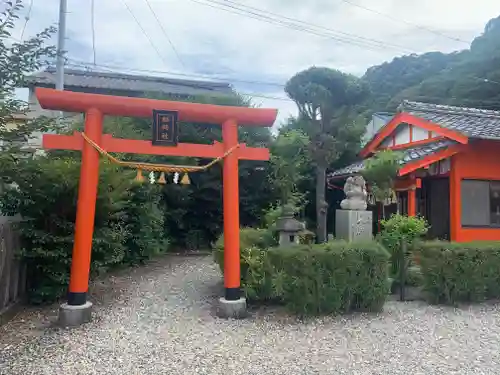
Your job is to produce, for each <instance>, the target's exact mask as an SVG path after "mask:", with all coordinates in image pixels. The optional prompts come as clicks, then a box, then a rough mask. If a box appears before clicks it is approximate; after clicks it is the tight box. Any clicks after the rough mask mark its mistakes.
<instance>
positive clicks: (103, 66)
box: [68, 59, 293, 102]
mask: <svg viewBox="0 0 500 375" xmlns="http://www.w3.org/2000/svg"><path fill="white" fill-rule="evenodd" d="M73 61H75V60H73ZM68 65H70V66H76V67H80V68H85V69H87V70H94V69H95V68H101V69H102V68H104V70H107V71H109V72H113V73H120V72H117V71H116V70H110V69H113V68H110V66H109V65H100V64H97V65H95V66H92V65H91V64H85V63H78V62H77V63H72V62H71V59H68ZM120 69H126V68H123V67H122V68H120ZM141 71H144V70H141ZM146 72H152V71H147V70H146ZM153 72H154V71H153ZM156 72H159V71H156ZM121 73H123V71H122V72H121ZM161 73H163V74H165V73H166V72H161ZM168 74H170V73H168ZM159 78H161V77H159ZM238 94H240V95H244V96H252V97H258V98H264V99H272V100H281V101H287V102H293V100H292V99H289V98H284V97H278V96H272V95H266V94H262V93H255V92H240V91H238ZM209 96H213V97H221V96H225V95H223V94H222V95H213V94H212V95H209Z"/></svg>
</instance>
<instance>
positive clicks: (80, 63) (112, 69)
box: [67, 58, 500, 107]
mask: <svg viewBox="0 0 500 375" xmlns="http://www.w3.org/2000/svg"><path fill="white" fill-rule="evenodd" d="M67 61H68V62H69V65H74V66H77V67H84V68H86V69H89V70H92V66H91V64H90V63H88V62H83V61H78V60H73V59H70V58H69V59H67ZM71 61H73V62H74V63H72V62H71ZM94 68H101V69H103V70H106V71H108V72H114V73H117V70H119V71H121V72H123V71H127V70H128V71H135V72H144V73H156V74H170V75H179V76H184V77H190V78H208V77H209V76H206V75H198V74H184V73H174V72H165V71H159V70H147V69H135V68H125V67H120V66H115V65H107V64H98V65H96V66H95V67H94ZM474 78H475V79H478V80H480V81H482V82H486V81H487V82H490V83H495V84H500V82H496V81H491V80H488V79H486V78H479V77H474ZM224 80H225V81H227V82H231V81H232V82H243V83H255V84H261V85H265V84H269V85H277V86H281V87H283V86H284V85H281V84H276V83H270V82H264V81H246V80H239V79H232V78H225V79H224ZM238 93H239V94H241V95H244V96H253V97H257V98H264V99H272V100H280V101H287V102H294V101H293V100H292V99H289V98H283V97H277V96H272V95H266V94H262V93H256V92H246V93H245V92H238ZM214 96H218V97H220V95H214ZM406 99H408V100H417V101H428V102H429V103H432V102H438V101H442V100H445V99H446V100H448V99H451V100H454V101H460V102H463V103H475V104H476V105H477V104H486V105H488V104H490V105H495V106H499V107H500V100H498V101H497V100H483V99H471V98H458V97H442V96H426V95H416V96H409V97H406V98H402V99H401V101H402V100H406Z"/></svg>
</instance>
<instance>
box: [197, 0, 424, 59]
mask: <svg viewBox="0 0 500 375" xmlns="http://www.w3.org/2000/svg"><path fill="white" fill-rule="evenodd" d="M206 1H209V2H216V3H219V4H220V1H219V2H218V1H215V0H206ZM224 2H225V3H230V4H233V5H234V6H236V7H241V8H246V9H252V10H255V11H257V12H263V13H267V14H270V15H272V16H275V17H279V18H282V19H285V20H288V21H292V22H297V23H299V24H302V25H306V26H311V27H314V28H317V29H322V30H325V31H328V32H332V33H336V34H340V35H343V36H345V37H348V38H356V39H360V40H363V41H367V42H370V43H376V44H379V45H381V46H384V47H386V46H389V47H395V48H397V49H402V50H405V51H409V52H414V51H412V50H410V49H408V47H406V46H401V45H398V44H392V43H387V42H384V41H381V40H377V39H373V38H368V37H364V36H360V35H356V34H352V33H347V32H345V31H340V30H336V29H331V28H328V27H325V26H321V25H317V24H315V23H311V22H307V21H303V20H300V19H297V18H292V17H287V16H284V15H282V14H278V13H273V12H270V11H268V10H263V9H259V8H255V7H252V6H249V5H244V4H241V3H239V2H236V1H232V0H224ZM221 5H222V4H221Z"/></svg>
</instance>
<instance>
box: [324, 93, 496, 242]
mask: <svg viewBox="0 0 500 375" xmlns="http://www.w3.org/2000/svg"><path fill="white" fill-rule="evenodd" d="M377 122H378V123H379V126H377ZM370 124H371V125H372V129H370V127H369V131H370V130H372V132H371V133H372V134H369V135H368V139H367V143H366V144H365V146H364V147H363V149H362V150H361V152H360V153H359V156H360V157H361V158H363V160H366V159H368V158H370V157H371V156H372V155H374V154H375V153H376V152H377V151H381V150H384V149H391V150H398V151H400V152H401V153H402V154H403V157H402V160H401V162H400V163H401V167H400V169H399V173H398V178H397V180H396V181H395V183H394V188H395V190H396V193H397V203H398V204H393V205H392V206H393V207H392V208H391V209H392V212H395V211H396V209H395V207H399V212H400V213H402V214H406V215H410V216H415V215H419V216H422V217H424V218H425V219H426V220H427V221H428V222H429V224H430V226H431V228H430V230H429V237H431V238H440V239H447V240H451V241H457V242H467V241H475V240H484V241H491V240H500V111H492V110H483V109H475V108H462V107H452V106H446V105H436V104H427V103H418V102H409V101H405V102H403V103H402V104H401V105H400V106H399V107H398V110H397V113H396V114H395V115H390V116H388V115H387V114H382V115H381V116H377V115H374V119H373V120H372V122H371V123H370ZM374 124H375V128H374V129H373V127H374ZM370 135H371V136H370ZM363 160H361V161H359V162H357V163H354V164H352V165H349V166H347V167H345V168H342V169H340V170H336V171H334V172H332V173H330V174H329V175H328V179H329V181H330V183H336V184H338V183H337V182H336V180H339V179H343V178H346V177H348V176H351V175H356V174H359V173H360V172H361V171H362V170H363V168H364V161H363ZM370 208H371V209H372V210H374V211H375V212H376V213H375V215H374V217H375V218H380V212H381V209H380V207H378V205H374V204H373V202H372V204H371V206H369V209H370ZM389 211H390V209H389V210H387V211H386V212H389Z"/></svg>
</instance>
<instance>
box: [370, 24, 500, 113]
mask: <svg viewBox="0 0 500 375" xmlns="http://www.w3.org/2000/svg"><path fill="white" fill-rule="evenodd" d="M499 51H500V17H496V18H494V19H492V20H490V21H489V22H488V23H487V25H486V26H485V29H484V32H483V33H482V34H481V35H480V36H478V37H477V38H475V39H474V41H473V42H472V44H471V46H470V48H469V49H467V50H464V51H460V52H453V53H449V54H443V53H439V52H431V53H426V54H423V55H411V56H404V57H399V58H396V59H394V60H393V61H391V62H389V63H384V64H382V65H379V66H374V67H371V68H369V69H368V70H367V72H366V73H365V75H364V76H363V78H362V80H363V81H365V82H366V83H367V84H368V85H370V87H371V88H372V90H373V94H374V95H373V96H372V97H370V99H369V100H368V101H367V103H366V109H367V110H369V111H384V110H389V111H393V110H395V109H396V107H397V105H398V104H399V103H401V101H402V100H405V99H406V100H414V101H422V102H429V103H436V104H449V105H456V106H464V107H477V108H485V109H500V84H499V82H500V68H499V66H500V52H499Z"/></svg>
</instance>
